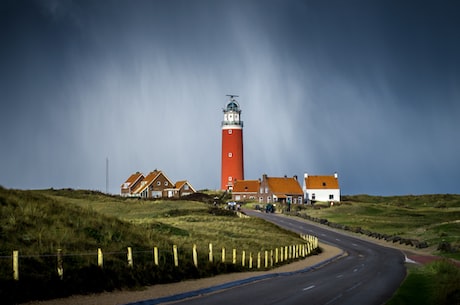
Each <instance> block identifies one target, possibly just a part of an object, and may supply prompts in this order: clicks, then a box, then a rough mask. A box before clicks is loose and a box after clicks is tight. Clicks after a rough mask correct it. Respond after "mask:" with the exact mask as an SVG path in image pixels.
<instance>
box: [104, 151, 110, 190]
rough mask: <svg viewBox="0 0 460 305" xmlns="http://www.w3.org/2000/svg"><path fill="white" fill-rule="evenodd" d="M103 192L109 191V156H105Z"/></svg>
mask: <svg viewBox="0 0 460 305" xmlns="http://www.w3.org/2000/svg"><path fill="white" fill-rule="evenodd" d="M105 193H106V194H108V193H109V157H107V158H105Z"/></svg>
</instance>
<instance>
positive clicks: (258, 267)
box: [257, 252, 260, 269]
mask: <svg viewBox="0 0 460 305" xmlns="http://www.w3.org/2000/svg"><path fill="white" fill-rule="evenodd" d="M257 269H260V252H258V253H257Z"/></svg>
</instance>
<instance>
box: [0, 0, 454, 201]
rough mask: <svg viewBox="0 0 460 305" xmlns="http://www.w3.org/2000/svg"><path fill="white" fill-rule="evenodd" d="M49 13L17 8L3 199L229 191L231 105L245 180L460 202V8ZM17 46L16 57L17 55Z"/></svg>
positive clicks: (9, 58)
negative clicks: (8, 192) (163, 186)
mask: <svg viewBox="0 0 460 305" xmlns="http://www.w3.org/2000/svg"><path fill="white" fill-rule="evenodd" d="M417 3H418V5H417V10H413V9H412V8H413V7H412V6H408V5H406V4H400V3H393V2H388V1H377V2H372V3H368V2H367V1H351V2H341V1H338V2H335V3H317V2H313V1H284V2H278V1H236V2H234V1H232V2H224V1H138V2H136V5H133V4H132V3H130V2H123V1H122V2H120V1H117V2H110V1H105V2H92V1H66V2H62V1H38V2H24V3H22V2H17V1H12V2H5V3H4V4H2V5H1V9H0V38H1V40H2V48H1V49H0V66H1V67H2V69H1V71H0V100H1V104H2V111H1V113H0V119H1V121H0V127H1V128H2V130H3V131H4V132H5V133H4V136H3V143H4V144H2V146H1V148H0V155H1V160H0V184H2V185H4V186H6V187H13V188H45V187H55V188H59V187H74V188H89V189H99V190H105V160H106V158H107V157H108V158H109V164H110V191H111V192H113V193H117V192H118V187H119V185H120V184H121V183H122V182H123V181H124V179H126V177H127V176H129V174H131V173H132V172H135V171H138V170H140V171H143V172H148V171H150V170H153V169H155V168H158V169H162V170H164V171H165V172H166V173H167V175H168V176H169V177H170V178H171V179H172V180H179V179H189V180H190V181H191V183H192V184H193V185H194V186H195V187H196V188H211V189H214V188H218V187H219V184H220V182H219V179H220V148H221V147H220V145H221V142H220V141H221V139H220V136H221V134H220V121H221V120H222V108H223V107H224V106H225V103H226V97H225V95H226V94H237V95H240V98H239V101H240V104H241V107H242V110H243V120H244V121H245V129H244V146H245V173H246V178H248V179H256V178H259V177H260V176H261V175H262V174H263V173H267V174H269V175H274V176H276V175H284V174H287V175H294V174H296V175H299V176H302V175H303V173H304V172H309V173H312V174H328V173H332V172H334V171H338V172H339V175H340V177H341V183H342V189H343V192H344V193H346V194H354V193H371V194H383V195H391V194H407V193H458V190H459V189H458V183H456V180H455V176H456V174H457V172H458V171H459V170H460V168H459V162H458V161H457V160H458V157H457V155H458V151H459V148H460V147H459V146H460V144H459V142H458V141H456V140H455V139H456V137H457V135H458V133H459V131H460V130H459V129H460V126H459V124H458V123H457V118H458V116H459V114H460V109H459V108H460V106H459V104H458V100H459V95H460V94H459V89H458V88H460V86H459V85H460V83H459V79H460V77H459V76H460V73H459V72H460V71H459V67H460V65H459V55H458V54H460V52H459V51H460V50H459V48H460V43H459V41H460V40H459V39H458V38H459V37H458V36H459V34H458V33H459V31H458V28H459V25H460V24H459V23H460V22H459V20H460V18H458V17H459V16H457V15H458V11H459V10H458V4H457V3H455V2H454V1H453V2H448V1H446V2H443V3H442V4H438V3H435V2H432V1H426V2H422V3H419V2H417ZM3 42H4V43H3Z"/></svg>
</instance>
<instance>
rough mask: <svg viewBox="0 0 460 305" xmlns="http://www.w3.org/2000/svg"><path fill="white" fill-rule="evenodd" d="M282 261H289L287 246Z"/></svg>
mask: <svg viewBox="0 0 460 305" xmlns="http://www.w3.org/2000/svg"><path fill="white" fill-rule="evenodd" d="M284 260H285V261H288V260H289V258H288V246H285V247H284Z"/></svg>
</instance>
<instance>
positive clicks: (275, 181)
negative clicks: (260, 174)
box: [267, 177, 303, 195]
mask: <svg viewBox="0 0 460 305" xmlns="http://www.w3.org/2000/svg"><path fill="white" fill-rule="evenodd" d="M267 183H268V187H269V188H270V190H271V191H272V193H274V194H290V195H296V194H298V195H303V191H302V188H301V187H300V184H299V182H298V181H297V180H296V179H295V178H293V177H290V178H288V177H282V178H278V177H267Z"/></svg>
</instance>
